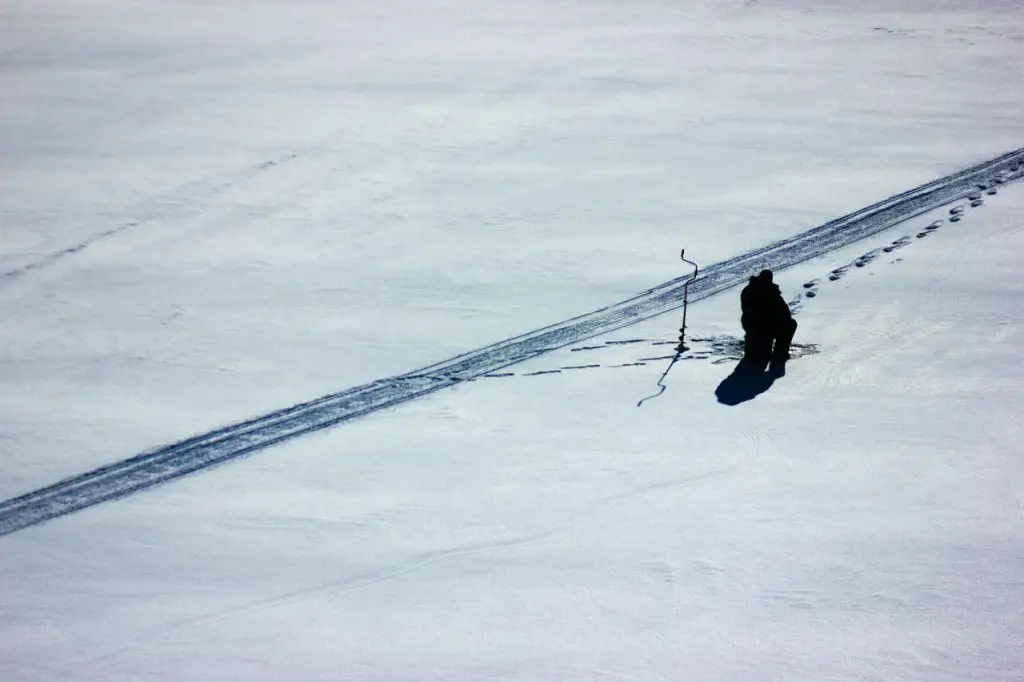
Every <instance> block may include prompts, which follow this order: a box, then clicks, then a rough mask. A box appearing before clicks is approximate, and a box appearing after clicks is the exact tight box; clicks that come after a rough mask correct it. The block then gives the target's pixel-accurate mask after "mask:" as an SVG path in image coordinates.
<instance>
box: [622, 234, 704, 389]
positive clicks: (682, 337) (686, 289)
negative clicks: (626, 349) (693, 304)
mask: <svg viewBox="0 0 1024 682" xmlns="http://www.w3.org/2000/svg"><path fill="white" fill-rule="evenodd" d="M679 258H681V259H682V261H683V262H684V263H689V264H690V265H692V266H693V274H692V275H690V278H689V279H688V280H686V283H685V284H683V324H682V325H680V327H679V345H677V346H676V354H675V357H673V358H672V362H670V363H668V368H666V369H665V372H664V373H663V374H662V375H661V378H660V379H658V392H657V393H653V394H651V395H649V396H647V397H646V398H641V399H640V402H638V403H637V404H636V406H637V407H640V406H641V405H643V404H644V401H646V400H650V399H651V398H657V397H658V396H659V395H661V394H662V393H664V392H665V389H666V388H668V386H666V385H665V377H667V376H668V373H669V372H670V371H671V370H672V368H673V367H674V366H675V364H676V363H677V362H678V361H679V356H681V355H682V354H683V353H685V352H686V351H688V350H689V348H687V346H686V306H687V303H689V295H690V282H692V281H693V280H695V279H697V272H698V268H697V264H696V263H694V262H693V261H692V260H687V258H686V249H683V250H681V251H680V252H679Z"/></svg>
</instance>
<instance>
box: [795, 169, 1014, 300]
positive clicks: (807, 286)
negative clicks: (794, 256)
mask: <svg viewBox="0 0 1024 682" xmlns="http://www.w3.org/2000/svg"><path fill="white" fill-rule="evenodd" d="M1020 171H1021V168H1020V166H1013V167H1011V168H1010V170H1009V173H1008V174H1007V175H1001V176H996V177H994V178H993V179H992V180H991V181H990V182H987V183H978V184H977V185H976V187H977V190H976V191H974V192H972V193H971V194H969V195H967V202H968V203H967V204H957V205H956V206H953V207H952V208H950V209H949V222H951V223H958V222H960V221H961V220H963V218H964V214H965V212H966V211H967V208H968V207H970V208H978V207H979V206H981V205H983V204H984V203H985V200H984V199H982V192H984V193H985V194H988V195H994V194H996V193H997V192H998V191H999V190H998V186H999V185H1002V184H1003V183H1005V182H1006V180H1007V179H1010V178H1011V177H1016V176H1018V175H1019V174H1020ZM944 223H945V220H943V219H941V218H940V219H939V220H935V221H933V222H932V223H930V224H929V225H927V226H925V227H924V229H922V230H921V231H920V232H918V233H917V234H915V235H914V236H913V237H911V236H910V235H904V236H902V237H900V238H899V239H896V240H894V241H892V242H891V243H890V244H889V245H888V246H884V247H882V248H880V249H873V250H871V251H868V252H867V253H864V254H861V255H860V256H858V257H857V258H856V259H855V260H854V261H853V262H851V263H847V264H846V265H841V266H839V267H838V268H836V269H834V270H832V271H831V272H830V273H828V281H830V282H837V281H839V280H841V279H842V278H843V277H845V276H846V275H847V274H848V273H849V272H850V270H851V269H853V268H862V267H864V266H865V265H867V264H868V263H870V262H872V261H873V260H875V259H876V258H878V257H879V256H880V255H882V254H884V253H892V252H893V251H896V250H897V249H902V248H903V247H904V246H906V245H907V244H910V243H911V242H912V241H913V240H914V239H924V238H925V237H927V236H928V235H930V234H932V233H933V232H935V231H936V230H938V229H939V228H940V227H942V225H943V224H944ZM900 260H902V259H900V258H897V259H895V260H893V261H890V262H891V263H897V262H899V261H900ZM819 284H821V280H819V279H812V280H811V281H809V282H804V285H803V291H801V292H800V293H798V294H797V295H796V297H795V298H793V299H792V300H791V301H789V308H790V310H792V311H793V312H794V313H796V312H797V311H798V310H800V308H801V307H802V306H803V303H804V299H805V298H814V297H815V296H817V295H818V285H819Z"/></svg>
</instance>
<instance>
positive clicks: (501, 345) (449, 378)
mask: <svg viewBox="0 0 1024 682" xmlns="http://www.w3.org/2000/svg"><path fill="white" fill-rule="evenodd" d="M1022 164H1024V149H1017V150H1015V151H1012V152H1009V153H1007V154H1004V155H1002V156H999V157H997V158H995V159H992V160H990V161H987V162H984V163H981V164H979V165H976V166H973V167H971V168H967V169H965V170H962V171H959V172H957V173H953V174H952V175H949V176H946V177H944V178H941V179H938V180H935V181H933V182H930V183H928V184H925V185H922V186H920V187H917V188H915V189H912V190H909V191H907V192H904V193H902V194H898V195H896V196H893V197H891V198H889V199H886V200H884V201H881V202H878V203H876V204H873V205H871V206H868V207H866V208H864V209H861V210H860V211H856V212H854V213H851V214H849V215H846V216H843V217H841V218H838V219H836V220H832V221H830V222H827V223H825V224H823V225H821V226H819V227H816V228H814V229H812V230H809V231H807V232H804V233H803V234H800V235H797V236H795V237H792V238H790V239H785V240H782V241H779V242H776V243H774V244H771V245H769V246H766V247H764V248H761V249H757V250H754V251H751V252H748V253H745V254H742V255H739V256H736V257H734V258H730V259H728V260H726V261H723V262H720V263H716V264H715V265H712V266H710V267H708V268H706V269H705V270H703V273H702V274H701V276H700V277H699V278H698V279H697V280H696V281H694V282H693V283H692V284H691V285H690V288H689V296H690V300H691V301H694V302H695V301H699V300H701V299H704V298H707V297H709V296H713V295H714V294H717V293H720V292H722V291H725V290H726V289H729V288H731V287H733V286H736V285H737V284H740V283H741V282H743V281H744V279H745V277H746V276H747V275H748V274H749V273H750V272H751V271H752V270H753V269H755V268H757V267H759V266H760V265H762V264H765V265H767V264H769V263H770V264H771V265H772V267H773V268H775V269H776V270H782V269H784V268H787V267H790V266H792V265H795V264H797V263H801V262H803V261H806V260H808V259H810V258H814V257H816V256H820V255H822V254H825V253H828V252H829V251H832V250H834V249H838V248H841V247H843V246H847V245H849V244H852V243H853V242H856V241H858V240H860V239H863V238H865V237H868V236H870V235H873V234H876V233H878V232H880V231H882V230H885V229H887V228H890V227H893V226H894V225H897V224H899V223H901V222H903V221H905V220H907V219H909V218H912V217H914V216H917V215H920V214H922V213H925V212H927V211H930V210H933V209H935V208H938V207H940V206H943V205H945V204H947V203H949V202H952V201H956V200H959V199H963V198H966V197H968V196H970V195H972V194H975V193H977V192H978V190H979V189H987V188H989V187H992V186H994V185H996V184H1003V183H1006V182H1009V181H1013V180H1018V179H1020V178H1021V177H1024V169H1022ZM686 279H687V278H686V277H683V278H679V279H674V280H671V281H668V282H665V283H664V284H661V285H659V286H657V287H654V288H652V289H649V290H647V291H645V292H643V293H641V294H638V295H637V296H634V297H632V298H630V299H627V300H625V301H621V302H619V303H616V304H614V305H610V306H608V307H605V308H601V309H599V310H595V311H593V312H591V313H587V314H585V315H581V316H578V317H574V318H571V319H569V320H565V321H563V322H560V323H557V324H554V325H550V326H547V327H543V328H541V329H536V330H534V331H531V332H528V333H526V334H523V335H520V336H517V337H514V338H511V339H506V340H504V341H500V342H498V343H494V344H491V345H489V346H485V347H483V348H479V349H477V350H474V351H470V352H468V353H465V354H463V355H459V356H456V357H454V358H451V359H449V360H445V361H443V362H439V363H437V364H434V365H430V366H429V367H425V368H423V369H420V370H416V371H413V372H409V373H407V374H402V375H399V376H394V377H390V378H386V379H381V380H378V381H374V382H371V383H368V384H364V385H362V386H356V387H354V388H350V389H347V390H344V391H341V392H338V393H334V394H331V395H327V396H324V397H322V398H319V399H317V400H313V401H311V402H308V403H303V404H299V405H293V406H291V407H287V408H284V409H281V410H278V411H275V412H271V413H269V414H266V415H263V416H261V417H257V418H255V419H251V420H248V421H244V422H241V423H238V424H233V425H231V426H227V427H224V428H221V429H217V430H215V431H212V432H210V433H206V434H202V435H199V436H195V437H193V438H189V439H187V440H184V441H181V442H178V443H174V444H172V445H169V446H166V447H163V448H160V449H158V450H154V451H151V452H146V453H142V454H140V455H137V456H135V457H132V458H129V459H126V460H123V461H120V462H116V463H114V464H110V465H107V466H104V467H101V468H99V469H95V470H93V471H90V472H88V473H85V474H82V475H80V476H76V477H73V478H70V479H66V480H64V481H61V482H59V483H56V484H54V485H52V486H49V487H46V488H42V489H40V490H36V491H33V492H30V493H27V494H25V495H22V496H19V497H16V498H13V499H10V500H8V501H6V502H4V503H3V504H2V505H0V535H4V534H7V533H11V532H13V531H16V530H19V529H22V528H25V527H28V526H31V525H34V524H37V523H41V522H43V521H47V520H49V519H53V518H55V517H58V516H62V515H65V514H69V513H72V512H74V511H77V510H80V509H85V508H87V507H91V506H93V505H96V504H99V503H101V502H104V501H106V500H111V499H115V498H118V497H123V496H125V495H129V494H131V493H133V492H136V491H139V490H142V489H145V488H148V487H151V486H154V485H158V484H160V483H164V482H166V481H169V480H172V479H175V478H178V477H180V476H184V475H186V474H189V473H192V472H195V471H198V470H201V469H205V468H207V467H210V466H213V465H215V464H219V463H222V462H225V461H228V460H231V459H234V458H236V457H240V456H242V455H246V454H249V453H251V452H254V451H256V450H259V449H262V448H265V447H268V446H270V445H274V444H276V443H280V442H282V441H285V440H288V439H290V438H294V437H296V436H300V435H302V434H306V433H309V432H311V431H316V430H318V429H323V428H325V427H328V426H332V425H334V424H338V423H340V422H344V421H347V420H350V419H354V418H356V417H360V416H362V415H365V414H368V413H371V412H374V411H376V410H380V409H382V408H385V407H389V406H391V405H395V404H398V403H402V402H405V401H408V400H411V399H413V398H418V397H421V396H424V395H427V394H429V393H432V392H434V391H437V390H439V389H442V388H445V387H449V386H453V385H456V384H459V383H461V382H464V381H467V380H470V379H473V378H475V377H478V376H480V375H482V374H486V373H488V372H493V371H495V370H497V369H500V368H502V367H507V366H509V365H513V364H515V363H518V362H522V361H524V360H527V359H530V358H533V357H536V356H537V355H540V354H542V353H545V352H547V351H551V350H554V349H557V348H561V347H563V346H566V345H567V344H571V343H575V342H578V341H581V340H583V339H586V338H590V337H593V336H597V335H599V334H604V333H607V332H610V331H613V330H615V329H620V328H622V327H626V326H628V325H630V324H634V323H636V322H640V321H642V320H646V319H648V318H651V317H653V316H655V315H659V314H661V313H663V312H665V311H667V310H671V309H672V308H675V307H678V306H679V305H680V303H681V301H682V295H683V283H684V281H685V280H686Z"/></svg>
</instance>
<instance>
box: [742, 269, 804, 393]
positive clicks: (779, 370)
mask: <svg viewBox="0 0 1024 682" xmlns="http://www.w3.org/2000/svg"><path fill="white" fill-rule="evenodd" d="M740 306H741V307H742V309H743V315H742V317H741V318H740V322H741V323H742V325H743V331H744V333H745V335H746V337H745V339H744V349H743V362H744V363H746V364H747V365H748V368H749V369H751V370H755V371H758V372H763V371H764V370H765V367H766V366H768V365H769V363H771V366H770V369H769V371H770V373H771V374H772V375H774V376H784V375H785V373H786V361H787V360H789V346H790V344H791V343H792V342H793V335H794V334H795V333H796V320H794V319H793V315H792V313H790V311H789V306H788V305H786V301H785V300H783V298H782V292H781V291H780V290H779V285H778V284H775V282H773V281H772V271H771V270H762V271H761V272H760V273H759V274H758V275H757V276H755V277H751V278H750V282H749V283H748V284H747V286H745V287H743V292H742V293H741V294H740Z"/></svg>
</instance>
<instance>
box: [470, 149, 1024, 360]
mask: <svg viewBox="0 0 1024 682" xmlns="http://www.w3.org/2000/svg"><path fill="white" fill-rule="evenodd" d="M1022 174H1024V168H1022V167H1020V166H1014V167H1011V168H1010V169H1009V173H1007V174H1006V175H1002V176H997V177H995V178H993V179H992V180H991V181H990V182H987V183H979V184H978V185H977V190H976V191H975V192H972V193H971V194H969V195H968V196H967V203H966V204H963V203H958V204H957V205H956V206H953V207H952V208H950V209H949V218H948V220H949V222H951V223H958V222H960V221H961V220H962V219H963V217H964V214H965V213H966V211H967V208H968V207H970V208H978V207H979V206H981V205H983V204H984V199H982V193H984V194H987V195H990V196H991V195H994V194H996V193H997V192H998V186H999V185H1002V184H1004V183H1005V182H1006V181H1007V180H1008V179H1016V178H1017V177H1019V176H1020V175H1022ZM943 224H945V220H943V219H939V220H935V221H933V222H932V223H930V224H928V225H927V226H925V227H924V228H923V229H922V230H921V231H920V232H917V233H916V234H914V235H913V237H911V236H910V235H904V236H902V237H900V238H899V239H895V240H893V241H892V242H890V243H889V244H888V245H887V246H883V247H881V248H877V249H872V250H871V251H868V252H867V253H864V254H861V255H860V256H858V257H857V258H856V259H854V260H853V261H851V262H850V263H847V264H846V265H842V266H840V267H838V268H835V269H834V270H832V271H831V272H829V273H828V281H830V282H837V281H839V280H841V279H842V278H843V277H845V276H846V275H847V274H848V273H849V272H851V270H855V269H857V268H863V267H864V266H865V265H868V264H869V263H871V262H873V261H874V260H876V259H877V258H878V257H879V256H881V255H882V254H890V253H893V252H894V251H896V250H898V249H902V248H903V247H904V246H907V245H908V244H910V243H912V242H913V241H914V239H924V238H925V237H927V236H928V235H930V234H932V233H934V232H935V231H936V230H938V229H939V228H941V227H942V226H943ZM900 260H902V259H900V258H896V259H895V260H892V261H890V262H891V263H896V262H899V261H900ZM821 283H822V280H821V279H812V280H810V281H808V282H804V284H803V286H802V287H801V291H800V292H798V293H797V295H796V296H795V297H794V298H793V299H792V300H790V301H789V303H788V305H789V308H790V310H791V311H792V312H793V314H794V315H795V314H797V313H798V312H799V311H800V309H801V308H802V307H803V305H804V302H805V300H806V299H811V298H814V297H816V296H817V295H818V287H819V286H820V285H821ZM676 344H677V342H676V341H667V340H664V339H617V340H613V341H604V342H603V343H599V344H594V345H588V346H577V347H575V348H570V349H569V351H570V352H572V353H587V354H589V353H591V352H594V351H600V350H604V349H608V348H613V347H616V346H645V347H650V348H653V349H657V350H654V351H653V352H654V353H657V351H658V350H664V351H671V352H667V353H666V354H660V355H651V356H650V357H640V358H637V359H635V360H633V361H631V362H621V363H617V364H599V363H581V364H572V365H564V366H562V367H558V368H555V369H543V370H538V371H534V372H523V373H516V372H494V373H491V374H484V375H482V376H481V377H479V379H499V378H505V377H514V376H525V377H533V376H542V375H546V374H561V373H563V372H571V371H574V370H590V369H598V368H607V369H618V368H622V367H643V366H645V365H647V364H648V363H650V362H662V361H667V360H672V359H673V358H675V357H676V354H675V350H676V349H675V346H676ZM687 344H688V351H687V352H686V353H683V354H681V355H680V356H679V358H678V359H679V360H680V361H684V360H711V363H712V364H721V363H725V362H732V361H739V360H740V359H741V358H742V357H743V339H741V338H738V337H735V336H728V335H722V336H709V337H694V338H691V339H689V340H688V341H687ZM668 347H671V348H668ZM817 352H818V347H817V345H815V344H800V343H794V344H793V346H792V348H791V350H790V357H791V358H799V357H802V356H804V355H812V354H814V353H817Z"/></svg>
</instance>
